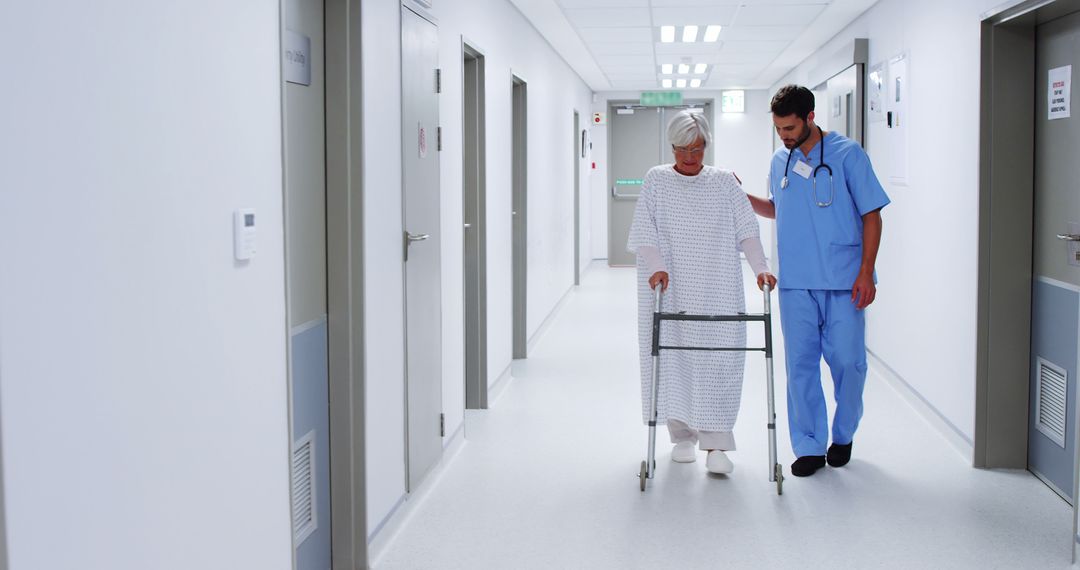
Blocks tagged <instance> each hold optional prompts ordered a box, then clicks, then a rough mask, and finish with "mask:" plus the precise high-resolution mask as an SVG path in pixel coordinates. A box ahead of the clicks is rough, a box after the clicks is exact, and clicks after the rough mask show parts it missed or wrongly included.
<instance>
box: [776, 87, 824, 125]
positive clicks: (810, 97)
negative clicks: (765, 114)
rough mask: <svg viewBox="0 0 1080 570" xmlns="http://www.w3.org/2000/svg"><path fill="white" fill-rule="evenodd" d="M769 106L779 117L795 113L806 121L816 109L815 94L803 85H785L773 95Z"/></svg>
mask: <svg viewBox="0 0 1080 570" xmlns="http://www.w3.org/2000/svg"><path fill="white" fill-rule="evenodd" d="M769 107H770V108H771V109H772V113H773V114H774V115H776V116H777V117H786V116H788V115H791V114H794V115H795V116H796V117H798V118H800V119H802V120H804V121H805V120H806V117H808V116H809V115H810V112H811V111H813V110H814V94H813V92H811V91H810V90H809V89H807V88H805V87H803V86H802V85H785V86H783V87H781V88H780V89H779V90H778V91H777V92H776V95H773V98H772V103H771V104H770V105H769Z"/></svg>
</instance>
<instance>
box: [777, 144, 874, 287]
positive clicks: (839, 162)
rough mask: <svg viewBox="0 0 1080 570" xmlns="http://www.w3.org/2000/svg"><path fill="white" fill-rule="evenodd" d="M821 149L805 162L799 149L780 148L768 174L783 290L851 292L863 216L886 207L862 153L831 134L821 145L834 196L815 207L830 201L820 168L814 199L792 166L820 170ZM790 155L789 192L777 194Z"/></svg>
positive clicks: (808, 183)
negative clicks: (830, 169)
mask: <svg viewBox="0 0 1080 570" xmlns="http://www.w3.org/2000/svg"><path fill="white" fill-rule="evenodd" d="M821 144H822V143H821V142H820V141H819V142H818V144H817V145H815V146H814V148H813V149H811V150H810V153H809V156H806V155H804V154H803V153H802V151H800V150H799V149H794V150H791V151H788V149H786V148H780V149H778V150H777V151H776V153H775V154H774V155H773V159H772V165H771V166H770V168H769V181H770V182H769V192H770V193H771V194H772V198H771V199H772V202H773V204H775V205H776V234H777V249H778V253H779V257H780V259H779V261H780V276H779V277H780V279H779V283H778V285H779V287H780V288H781V289H823V290H851V287H852V285H854V284H855V278H856V277H857V276H858V274H859V267H860V266H861V265H862V240H863V222H862V216H864V215H865V214H867V213H869V212H872V211H874V210H877V209H879V208H882V207H884V206H886V205H887V204H888V203H889V197H888V196H887V195H886V194H885V189H884V188H882V187H881V183H880V182H878V179H877V176H875V175H874V169H873V167H872V166H871V165H870V158H869V157H868V156H866V152H865V151H863V149H862V147H860V146H859V144H858V143H856V142H855V141H853V140H851V139H849V138H847V137H844V136H841V135H838V134H836V133H833V132H829V133H826V134H825V139H824V144H825V164H828V165H829V166H830V167H832V171H833V187H834V188H835V194H834V198H833V203H832V205H831V206H827V207H824V208H822V207H820V206H818V205H817V202H818V201H819V200H820V201H822V202H828V201H829V192H830V191H829V173H828V171H827V170H826V169H824V168H822V169H821V170H819V171H818V173H817V196H818V197H817V199H815V198H814V190H813V182H812V181H811V179H809V178H803V177H802V176H801V175H799V174H797V173H796V172H795V165H796V163H797V162H798V161H799V160H802V161H803V162H805V163H807V165H809V166H810V168H811V169H812V168H814V167H816V166H818V165H819V164H820V163H821V162H820V156H821V154H820V152H821V149H820V146H821ZM789 152H794V153H795V156H793V157H791V167H790V168H789V169H788V187H787V188H780V181H781V180H782V179H783V178H784V164H785V163H786V162H787V158H788V153H789ZM874 280H875V281H877V276H876V275H875V279H874Z"/></svg>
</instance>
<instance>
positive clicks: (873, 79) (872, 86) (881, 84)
mask: <svg viewBox="0 0 1080 570" xmlns="http://www.w3.org/2000/svg"><path fill="white" fill-rule="evenodd" d="M867 79H868V81H867V82H866V100H867V107H868V108H867V116H866V119H867V120H868V121H869V122H871V123H880V122H881V121H884V120H885V64H884V63H878V64H877V65H875V66H873V67H871V68H870V73H869V74H868V77H867Z"/></svg>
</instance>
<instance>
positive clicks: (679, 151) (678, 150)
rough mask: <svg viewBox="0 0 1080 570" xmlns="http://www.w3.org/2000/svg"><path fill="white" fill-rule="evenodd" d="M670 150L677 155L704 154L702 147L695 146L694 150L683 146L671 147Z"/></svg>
mask: <svg viewBox="0 0 1080 570" xmlns="http://www.w3.org/2000/svg"><path fill="white" fill-rule="evenodd" d="M671 149H672V150H674V151H675V152H676V153H677V154H698V153H702V152H705V147H704V146H695V147H694V148H687V147H685V146H675V145H671Z"/></svg>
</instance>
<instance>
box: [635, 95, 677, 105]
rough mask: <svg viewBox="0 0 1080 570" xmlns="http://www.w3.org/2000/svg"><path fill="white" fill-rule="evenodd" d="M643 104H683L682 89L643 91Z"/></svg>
mask: <svg viewBox="0 0 1080 570" xmlns="http://www.w3.org/2000/svg"><path fill="white" fill-rule="evenodd" d="M641 104H642V105H645V106H646V107H673V106H675V105H682V91H642V92H641Z"/></svg>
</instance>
